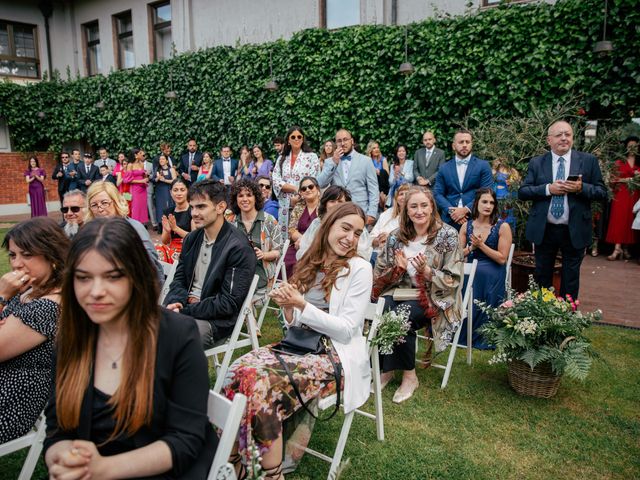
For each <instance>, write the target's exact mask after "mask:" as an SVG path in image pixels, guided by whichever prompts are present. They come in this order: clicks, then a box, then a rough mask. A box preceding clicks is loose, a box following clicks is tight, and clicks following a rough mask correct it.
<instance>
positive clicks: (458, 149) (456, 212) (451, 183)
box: [433, 130, 493, 230]
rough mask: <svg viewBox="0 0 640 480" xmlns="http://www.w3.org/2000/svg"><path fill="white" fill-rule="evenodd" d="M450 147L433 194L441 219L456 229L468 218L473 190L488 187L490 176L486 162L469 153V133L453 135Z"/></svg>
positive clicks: (461, 132) (470, 147)
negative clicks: (449, 154)
mask: <svg viewBox="0 0 640 480" xmlns="http://www.w3.org/2000/svg"><path fill="white" fill-rule="evenodd" d="M451 147H452V148H453V151H454V153H455V156H454V158H452V159H451V160H449V161H448V162H446V163H444V164H443V165H441V166H440V169H439V170H438V174H437V175H436V184H435V186H434V187H433V195H434V197H435V199H436V203H437V204H438V210H440V215H441V216H442V219H443V220H444V221H445V222H447V223H448V224H449V225H451V226H453V227H455V228H456V229H458V230H459V229H460V225H462V224H463V223H464V222H465V221H466V220H467V218H468V216H469V215H471V209H472V207H473V199H474V197H475V194H476V190H477V189H478V188H482V187H491V186H492V185H493V175H492V173H491V167H490V166H489V163H488V162H486V161H485V160H481V159H480V158H478V157H476V156H475V155H473V154H472V153H471V151H472V148H473V137H472V136H471V132H469V131H468V130H459V131H458V132H456V134H455V135H454V137H453V143H452V144H451Z"/></svg>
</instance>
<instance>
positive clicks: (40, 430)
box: [0, 413, 46, 480]
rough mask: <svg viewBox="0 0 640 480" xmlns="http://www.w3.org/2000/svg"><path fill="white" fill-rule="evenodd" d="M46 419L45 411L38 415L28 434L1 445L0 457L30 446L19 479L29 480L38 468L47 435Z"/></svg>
mask: <svg viewBox="0 0 640 480" xmlns="http://www.w3.org/2000/svg"><path fill="white" fill-rule="evenodd" d="M45 429H46V419H45V416H44V413H43V414H41V415H40V417H38V420H37V421H36V424H35V426H34V427H33V428H32V429H31V431H30V432H29V433H27V434H26V435H24V436H22V437H20V438H16V439H15V440H11V441H10V442H7V443H3V444H2V445H0V457H4V456H5V455H9V454H10V453H13V452H17V451H18V450H22V449H23V448H27V447H30V448H29V453H28V454H27V458H26V459H25V461H24V464H23V465H22V470H20V476H19V477H18V480H29V479H30V478H31V476H32V475H33V471H34V470H35V469H36V464H37V463H38V458H39V457H40V453H41V452H42V442H43V441H44V437H45Z"/></svg>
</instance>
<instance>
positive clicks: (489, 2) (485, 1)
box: [480, 0, 531, 8]
mask: <svg viewBox="0 0 640 480" xmlns="http://www.w3.org/2000/svg"><path fill="white" fill-rule="evenodd" d="M530 1H531V0H480V8H486V7H497V6H498V5H500V4H501V3H527V2H530Z"/></svg>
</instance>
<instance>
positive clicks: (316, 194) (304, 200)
mask: <svg viewBox="0 0 640 480" xmlns="http://www.w3.org/2000/svg"><path fill="white" fill-rule="evenodd" d="M319 205H320V186H319V185H318V181H317V180H316V179H315V177H304V178H303V179H302V180H301V181H300V201H299V202H298V204H297V205H296V206H295V207H294V209H293V211H292V212H291V218H290V219H289V231H288V233H289V240H290V245H289V248H288V249H287V253H286V255H285V257H284V265H285V268H286V269H287V278H291V275H293V266H294V265H295V264H296V251H297V250H298V249H299V248H300V244H301V241H302V235H304V232H306V231H307V228H309V226H310V225H311V223H312V222H313V221H314V220H315V219H316V217H317V216H318V206H319Z"/></svg>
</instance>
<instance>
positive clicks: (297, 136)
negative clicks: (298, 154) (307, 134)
mask: <svg viewBox="0 0 640 480" xmlns="http://www.w3.org/2000/svg"><path fill="white" fill-rule="evenodd" d="M289 140H302V135H289Z"/></svg>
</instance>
